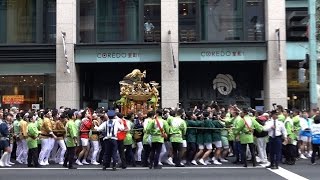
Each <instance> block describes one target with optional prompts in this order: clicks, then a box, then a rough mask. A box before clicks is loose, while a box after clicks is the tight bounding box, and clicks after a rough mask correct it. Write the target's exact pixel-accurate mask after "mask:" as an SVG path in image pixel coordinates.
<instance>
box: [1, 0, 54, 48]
mask: <svg viewBox="0 0 320 180" xmlns="http://www.w3.org/2000/svg"><path fill="white" fill-rule="evenodd" d="M0 24H1V26H0V44H20V43H40V44H42V43H44V44H46V43H49V44H52V43H55V37H56V0H43V1H39V0H19V1H18V0H0Z"/></svg>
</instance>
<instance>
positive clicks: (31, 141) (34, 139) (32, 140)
mask: <svg viewBox="0 0 320 180" xmlns="http://www.w3.org/2000/svg"><path fill="white" fill-rule="evenodd" d="M27 119H29V121H30V123H29V124H28V127H27V135H28V138H27V145H28V167H39V166H40V165H39V162H38V135H39V131H38V128H37V125H36V123H35V122H36V120H37V116H35V115H33V114H29V115H28V117H27ZM32 162H33V164H32Z"/></svg>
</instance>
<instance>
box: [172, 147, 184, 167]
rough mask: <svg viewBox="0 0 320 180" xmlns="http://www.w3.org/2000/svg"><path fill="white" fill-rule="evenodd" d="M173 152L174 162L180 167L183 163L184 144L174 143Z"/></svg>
mask: <svg viewBox="0 0 320 180" xmlns="http://www.w3.org/2000/svg"><path fill="white" fill-rule="evenodd" d="M171 144H172V150H173V161H174V163H175V164H176V165H180V163H181V157H182V155H181V149H182V143H178V142H172V143H171Z"/></svg>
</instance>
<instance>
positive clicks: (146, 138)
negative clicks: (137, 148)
mask: <svg viewBox="0 0 320 180" xmlns="http://www.w3.org/2000/svg"><path fill="white" fill-rule="evenodd" d="M151 120H152V119H151V118H146V119H145V120H144V122H143V139H142V143H143V144H149V141H150V138H151V135H150V134H148V133H147V126H148V123H149V121H151Z"/></svg>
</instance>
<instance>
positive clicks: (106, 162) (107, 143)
mask: <svg viewBox="0 0 320 180" xmlns="http://www.w3.org/2000/svg"><path fill="white" fill-rule="evenodd" d="M103 143H104V149H105V152H104V155H103V166H104V167H106V168H109V167H110V163H111V157H112V160H113V161H112V167H116V166H117V163H118V154H117V152H118V145H117V140H114V139H106V140H104V141H103Z"/></svg>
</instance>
